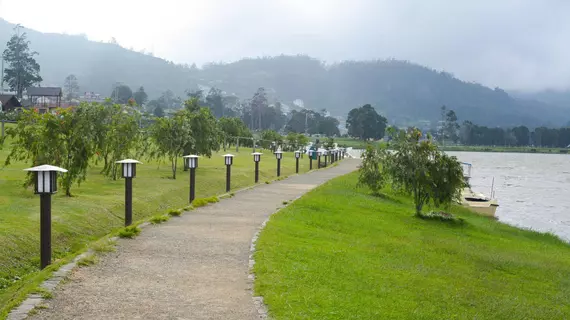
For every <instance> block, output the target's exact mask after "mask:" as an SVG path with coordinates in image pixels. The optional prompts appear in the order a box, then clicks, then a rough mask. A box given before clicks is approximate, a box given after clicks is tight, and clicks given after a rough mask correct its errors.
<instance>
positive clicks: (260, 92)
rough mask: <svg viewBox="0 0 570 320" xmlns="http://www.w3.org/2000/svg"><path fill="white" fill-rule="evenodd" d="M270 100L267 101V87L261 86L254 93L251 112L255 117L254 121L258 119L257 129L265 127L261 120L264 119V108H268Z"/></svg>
mask: <svg viewBox="0 0 570 320" xmlns="http://www.w3.org/2000/svg"><path fill="white" fill-rule="evenodd" d="M268 106H269V105H268V102H267V94H266V93H265V88H263V87H261V88H259V89H257V92H256V93H255V94H254V95H253V98H252V99H251V113H252V117H253V119H254V123H255V121H257V125H256V126H255V129H262V128H263V124H262V122H261V120H262V114H263V110H264V109H265V108H267V107H268Z"/></svg>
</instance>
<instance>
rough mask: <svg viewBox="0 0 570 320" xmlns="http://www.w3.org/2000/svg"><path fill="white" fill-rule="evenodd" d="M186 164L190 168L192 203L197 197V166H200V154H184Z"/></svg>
mask: <svg viewBox="0 0 570 320" xmlns="http://www.w3.org/2000/svg"><path fill="white" fill-rule="evenodd" d="M182 158H184V165H185V166H186V167H187V168H189V169H190V203H192V201H194V199H195V198H196V168H198V156H197V155H193V154H191V155H187V156H183V157H182Z"/></svg>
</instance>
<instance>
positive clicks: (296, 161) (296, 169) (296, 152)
mask: <svg viewBox="0 0 570 320" xmlns="http://www.w3.org/2000/svg"><path fill="white" fill-rule="evenodd" d="M300 157H301V151H299V150H297V151H295V173H299V158H300Z"/></svg>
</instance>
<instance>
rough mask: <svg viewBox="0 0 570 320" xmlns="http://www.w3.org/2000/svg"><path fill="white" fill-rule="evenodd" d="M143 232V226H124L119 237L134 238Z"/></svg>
mask: <svg viewBox="0 0 570 320" xmlns="http://www.w3.org/2000/svg"><path fill="white" fill-rule="evenodd" d="M140 233H141V228H139V227H137V226H128V227H124V228H123V229H121V230H120V231H119V237H121V238H127V239H132V238H134V237H136V236H138V235H139V234H140Z"/></svg>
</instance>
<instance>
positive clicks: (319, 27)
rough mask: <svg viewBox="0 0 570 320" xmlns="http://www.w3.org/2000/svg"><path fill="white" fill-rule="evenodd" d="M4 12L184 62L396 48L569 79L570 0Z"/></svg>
mask: <svg viewBox="0 0 570 320" xmlns="http://www.w3.org/2000/svg"><path fill="white" fill-rule="evenodd" d="M89 3H91V4H89ZM0 17H3V18H4V19H6V20H8V21H10V22H13V23H21V24H22V25H24V26H25V27H27V28H31V29H36V30H39V31H42V32H58V33H63V32H65V33H69V34H80V33H85V34H86V35H87V36H88V37H89V38H90V39H93V40H105V41H107V40H109V39H110V38H111V37H115V38H116V39H117V41H118V42H119V43H120V44H121V45H122V46H123V47H126V48H129V47H133V48H134V49H136V50H141V49H143V48H144V49H146V50H147V51H152V52H153V53H154V54H155V55H156V56H160V57H163V58H166V59H168V60H173V61H176V62H181V63H192V62H196V63H197V64H198V65H201V64H203V63H205V62H209V61H234V60H237V59H240V58H242V57H252V56H263V55H277V54H281V53H286V54H297V53H302V54H308V55H311V56H314V57H317V58H321V59H324V60H326V61H327V62H335V61H340V60H347V59H359V60H360V59H376V58H380V59H385V58H392V57H393V58H397V59H405V60H410V61H413V62H417V63H420V64H423V65H427V66H429V67H432V68H435V69H438V70H445V71H448V72H450V73H453V74H454V75H456V76H457V77H459V78H461V79H463V80H466V81H476V82H480V83H483V84H485V85H488V86H491V87H495V86H500V87H503V88H506V89H520V90H539V89H545V88H554V89H568V88H570V18H569V17H570V1H568V0H472V1H468V0H416V1H414V0H347V1H341V0H161V1H150V0H147V1H145V0H142V1H141V0H138V1H135V0H113V1H111V0H96V1H86V0H49V1H48V0H0Z"/></svg>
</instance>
